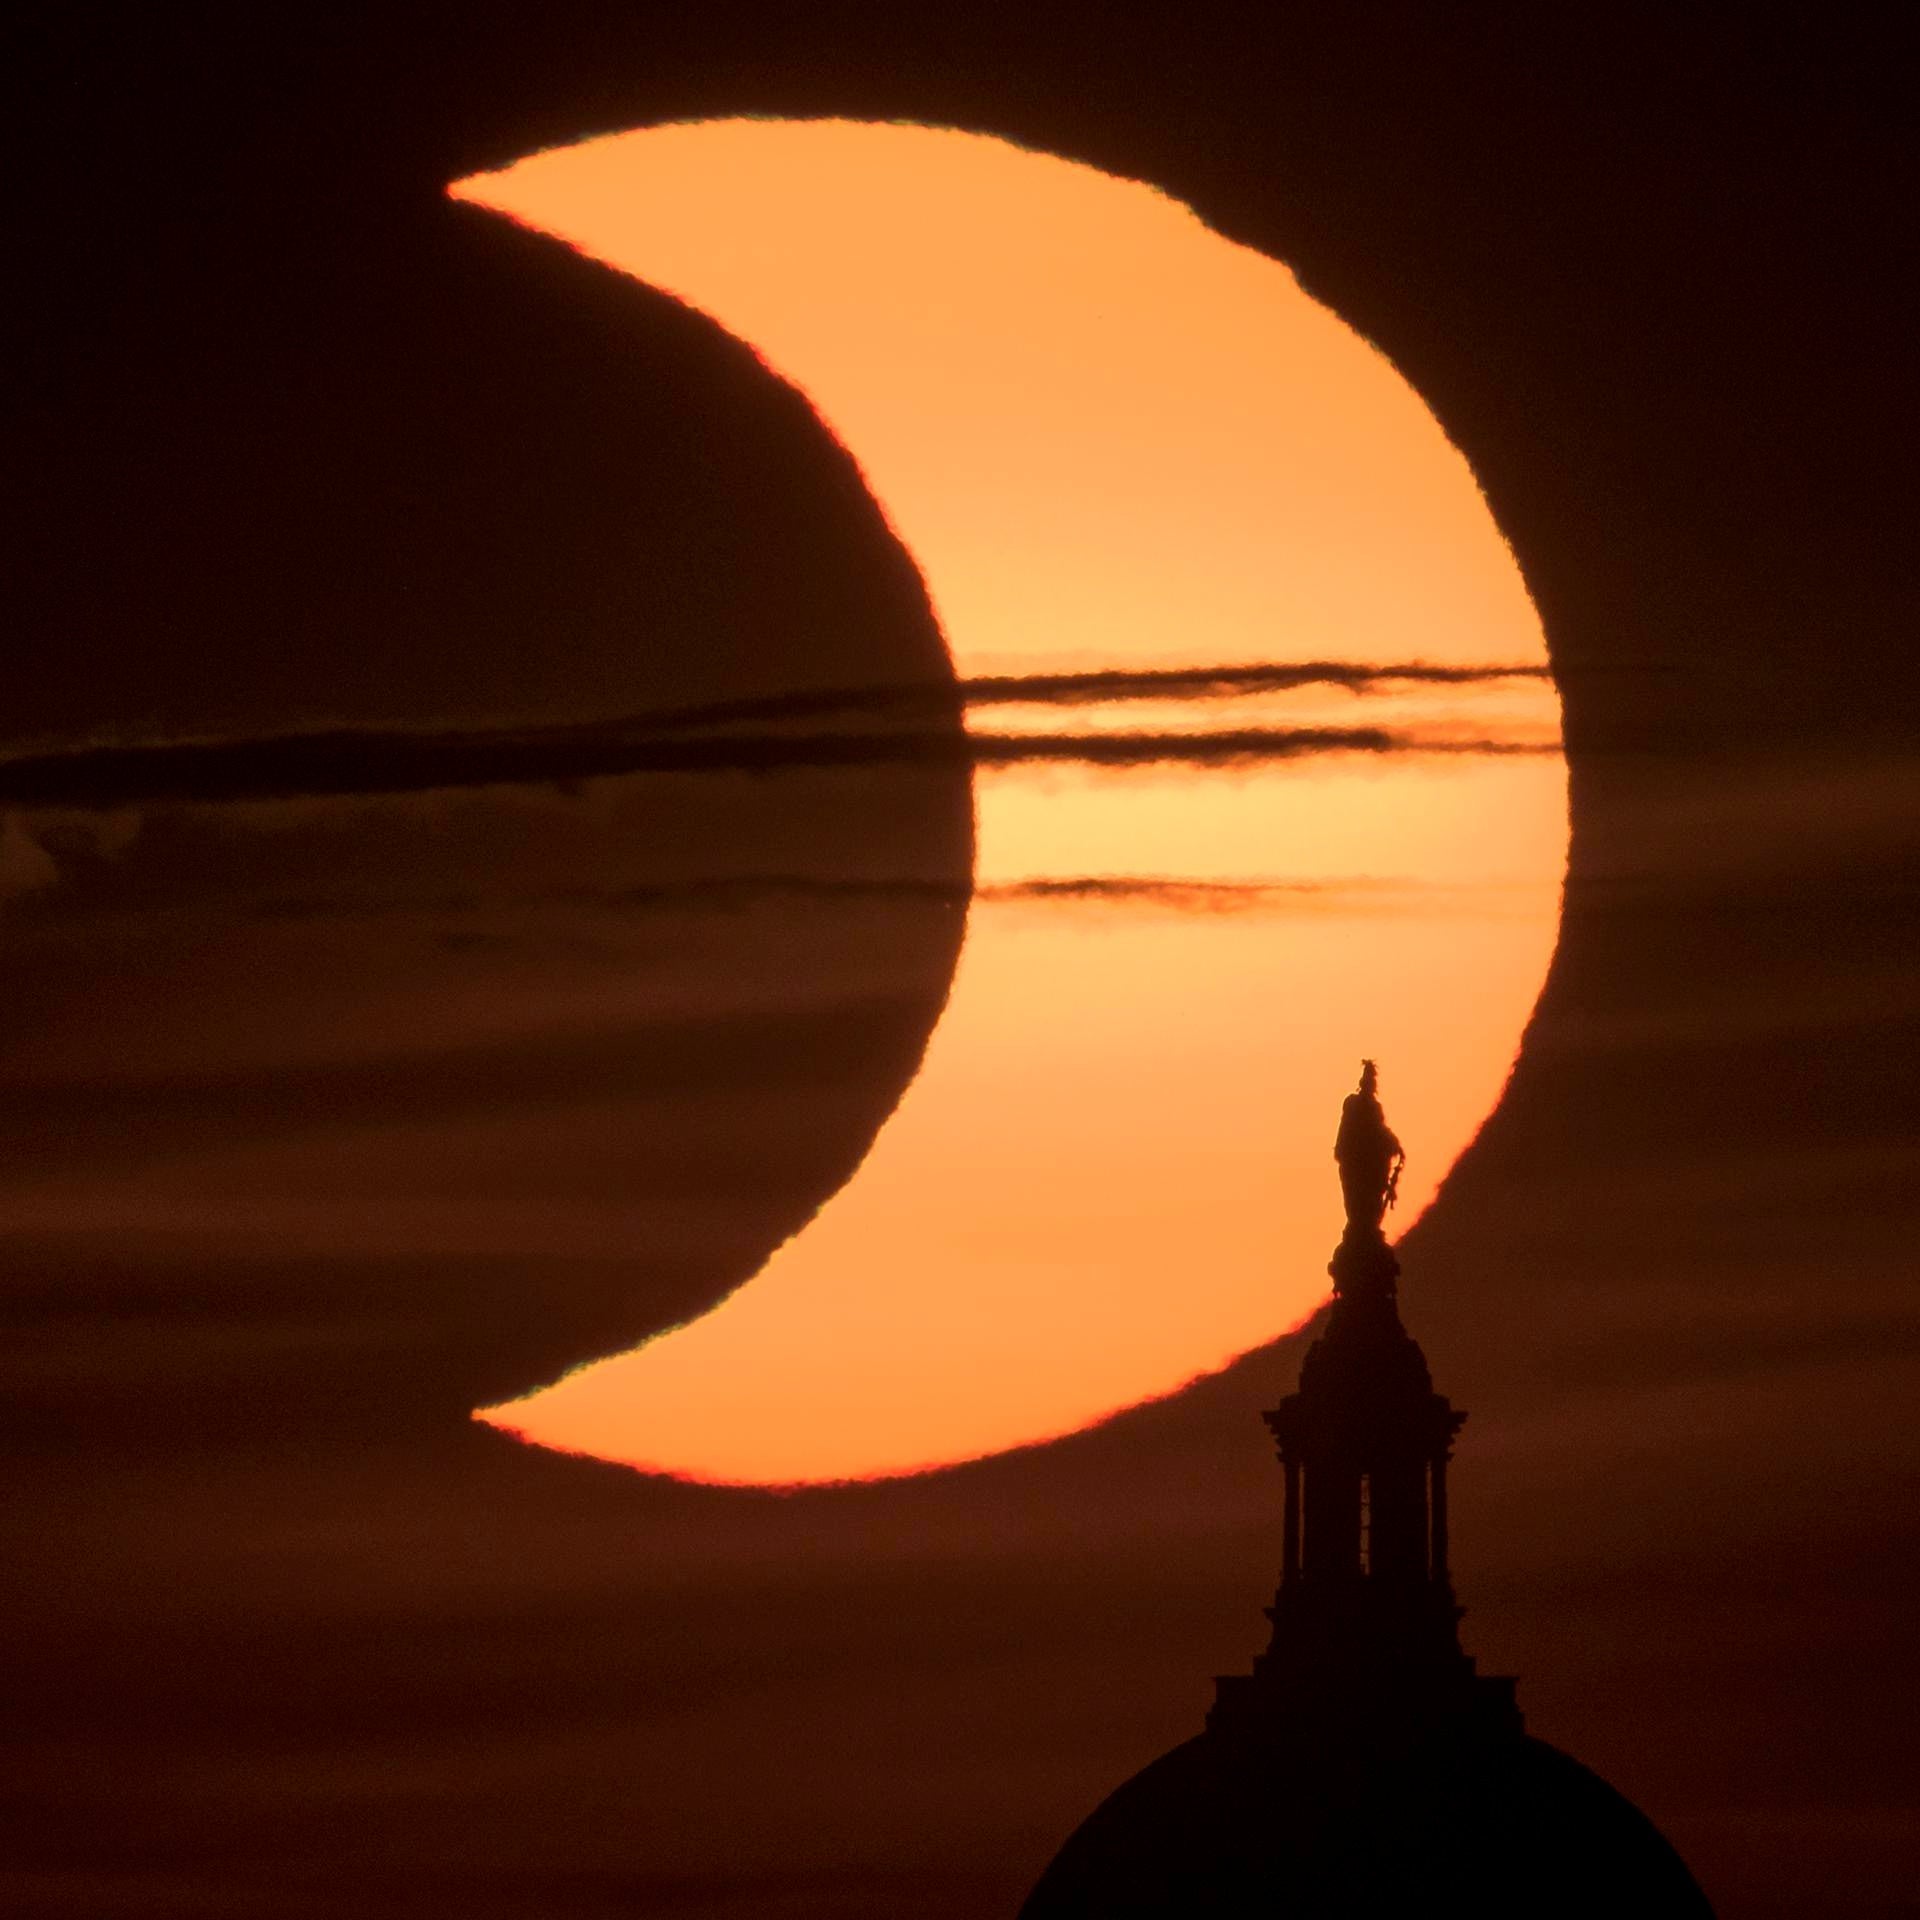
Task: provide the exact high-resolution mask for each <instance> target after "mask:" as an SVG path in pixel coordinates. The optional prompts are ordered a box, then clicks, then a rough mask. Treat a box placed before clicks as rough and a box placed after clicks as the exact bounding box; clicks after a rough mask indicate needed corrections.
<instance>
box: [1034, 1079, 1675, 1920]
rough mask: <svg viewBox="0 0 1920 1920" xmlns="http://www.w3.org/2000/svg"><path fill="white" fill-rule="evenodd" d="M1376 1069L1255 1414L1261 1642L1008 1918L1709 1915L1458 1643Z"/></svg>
mask: <svg viewBox="0 0 1920 1920" xmlns="http://www.w3.org/2000/svg"><path fill="white" fill-rule="evenodd" d="M1371 1064H1372V1063H1371V1062H1369V1063H1368V1071H1367V1073H1366V1074H1364V1075H1363V1077H1362V1080H1361V1084H1360V1088H1359V1090H1358V1091H1357V1092H1356V1093H1354V1094H1352V1095H1350V1096H1349V1097H1348V1100H1347V1103H1346V1108H1345V1110H1344V1112H1343V1114H1342V1116H1341V1122H1340V1132H1339V1137H1338V1141H1337V1143H1336V1146H1335V1149H1334V1151H1335V1157H1336V1159H1337V1160H1338V1161H1339V1163H1340V1173H1341V1186H1342V1190H1343V1193H1344V1196H1345V1200H1346V1207H1347V1230H1346V1234H1345V1237H1344V1238H1343V1239H1342V1240H1341V1242H1340V1246H1339V1248H1338V1249H1337V1251H1336V1252H1335V1254H1334V1256H1333V1261H1332V1264H1331V1266H1330V1267H1329V1271H1330V1272H1331V1274H1332V1275H1333V1281H1334V1299H1333V1305H1332V1307H1331V1309H1330V1310H1329V1312H1328V1315H1327V1322H1326V1327H1325V1330H1324V1332H1322V1334H1321V1336H1320V1338H1319V1339H1318V1340H1316V1341H1315V1342H1314V1344H1313V1346H1312V1347H1311V1348H1310V1349H1309V1350H1308V1352H1307V1355H1306V1358H1305V1360H1304V1362H1303V1363H1302V1365H1301V1369H1300V1386H1299V1390H1298V1391H1297V1392H1295V1393H1293V1394H1291V1395H1289V1396H1288V1398H1287V1399H1285V1400H1284V1401H1282V1402H1281V1404H1280V1405H1279V1406H1278V1407H1276V1408H1275V1409H1274V1410H1273V1411H1272V1412H1271V1413H1269V1414H1268V1415H1267V1416H1266V1421H1267V1425H1268V1427H1269V1428H1270V1429H1271V1430H1272V1433H1273V1436H1274V1439H1275V1441H1276V1443H1277V1444H1278V1446H1279V1450H1280V1461H1281V1466H1282V1468H1283V1470H1284V1474H1285V1507H1284V1512H1283V1519H1282V1529H1281V1538H1282V1560H1281V1577H1280V1590H1279V1592H1278V1593H1277V1594H1276V1595H1275V1596H1274V1602H1273V1605H1272V1606H1271V1607H1269V1608H1268V1609H1267V1614H1268V1618H1269V1619H1271V1620H1272V1622H1273V1637H1272V1640H1271V1641H1270V1643H1269V1645H1268V1647H1267V1649H1266V1650H1265V1652H1263V1653H1262V1654H1260V1656H1259V1657H1258V1658H1257V1659H1256V1660H1255V1662H1254V1666H1253V1671H1252V1672H1251V1673H1250V1674H1236V1675H1230V1676H1228V1677H1226V1678H1224V1679H1222V1680H1220V1681H1219V1682H1218V1683H1217V1693H1216V1697H1215V1701H1214V1706H1213V1710H1212V1712H1211V1713H1210V1714H1209V1715H1208V1716H1207V1724H1206V1729H1205V1731H1204V1732H1203V1733H1201V1734H1200V1735H1198V1736H1197V1737H1196V1738H1194V1739H1192V1740H1189V1741H1187V1742H1185V1743H1184V1744H1183V1745H1181V1746H1178V1747H1175V1748H1174V1749H1173V1751H1172V1752H1170V1753H1167V1754H1164V1755H1162V1756H1161V1758H1159V1759H1158V1760H1156V1761H1154V1762H1153V1763H1152V1764H1151V1765H1150V1766H1148V1767H1146V1768H1144V1769H1143V1770H1142V1771H1141V1772H1139V1773H1137V1774H1135V1775H1134V1777H1133V1778H1132V1779H1131V1780H1129V1781H1127V1782H1126V1783H1125V1784H1124V1785H1123V1786H1121V1787H1119V1788H1118V1789H1117V1790H1116V1791H1115V1792H1113V1793H1112V1794H1110V1795H1109V1796H1108V1797H1107V1798H1106V1799H1105V1800H1104V1801H1102V1802H1101V1804H1100V1805H1099V1806H1098V1807H1096V1808H1095V1809H1094V1811H1093V1812H1092V1813H1091V1814H1090V1815H1089V1816H1088V1817H1087V1818H1086V1819H1085V1820H1084V1821H1083V1822H1082V1823H1081V1824H1080V1826H1079V1827H1078V1828H1076V1829H1075V1830H1074V1832H1073V1833H1072V1835H1071V1836H1070V1837H1069V1838H1068V1840H1067V1842H1066V1844H1065V1845H1064V1846H1063V1847H1062V1848H1061V1849H1060V1851H1059V1853H1058V1854H1057V1855H1055V1857H1054V1859H1053V1861H1052V1863H1051V1864H1050V1865H1049V1866H1048V1868H1047V1870H1046V1871H1045V1873H1043V1874H1042V1875H1041V1877H1040V1879H1039V1881H1038V1883H1037V1884H1036V1885H1035V1887H1034V1889H1033V1891H1032V1892H1031V1893H1030V1894H1029V1895H1028V1897H1027V1900H1026V1903H1025V1905H1024V1906H1023V1907H1022V1908H1021V1920H1241V1917H1242V1916H1246V1920H1253V1917H1254V1916H1261V1920H1349V1917H1350V1916H1352V1917H1357V1916H1367V1915H1385V1914H1403V1913H1412V1914H1418V1913H1430V1914H1436V1915H1454V1914H1459V1915H1472V1916H1475V1920H1483V1917H1484V1920H1507V1917H1508V1916H1513V1917H1514V1920H1518V1916H1521V1915H1527V1916H1538V1920H1558V1917H1560V1916H1571V1917H1572V1920H1585V1917H1586V1916H1593V1920H1599V1916H1601V1915H1623V1916H1625V1915H1631V1916H1634V1920H1711V1914H1712V1909H1711V1908H1710V1907H1709V1906H1708V1904H1707V1900H1706V1896H1705V1895H1704V1894H1702V1893H1701V1891H1700V1889H1699V1887H1698V1885H1697V1884H1696V1883H1695V1881H1694V1879H1693V1876H1692V1875H1691V1874H1690V1873H1689V1872H1688V1871H1687V1869H1686V1866H1685V1864H1684V1863H1683V1862H1682V1860H1681V1859H1680V1856H1679V1855H1678V1854H1677V1853H1675V1852H1674V1850H1673V1848H1672V1847H1671V1846H1670V1845H1668V1843H1667V1841H1666V1840H1665V1839H1664V1838H1663V1837H1662V1836H1661V1834H1660V1832H1659V1831H1658V1829H1657V1828H1656V1827H1655V1826H1654V1825H1653V1823H1652V1822H1651V1821H1650V1820H1648V1819H1647V1817H1646V1816H1645V1815H1644V1814H1643V1813H1641V1812H1640V1811H1639V1809H1638V1808H1636V1807H1635V1806H1634V1805H1633V1804H1632V1803H1631V1802H1630V1801H1628V1800H1626V1799H1625V1798H1623V1797H1622V1796H1621V1795H1620V1794H1618V1793H1616V1792H1615V1791H1614V1790H1613V1788H1611V1787H1610V1786H1608V1785H1607V1783H1606V1782H1605V1781H1604V1780H1602V1779H1600V1777H1599V1776H1598V1775H1597V1774H1594V1773H1590V1772H1589V1771H1588V1770H1587V1769H1586V1768H1585V1767H1583V1766H1581V1765H1580V1764H1579V1762H1578V1761H1575V1760H1572V1759H1569V1758H1568V1756H1567V1755H1566V1754H1564V1753H1561V1752H1560V1751H1559V1750H1558V1749H1556V1748H1554V1747H1550V1746H1548V1745H1547V1744H1546V1743H1545V1742H1544V1741H1541V1740H1536V1739H1533V1738H1531V1737H1529V1736H1528V1734H1527V1732H1526V1728H1525V1722H1524V1720H1523V1718H1522V1716H1521V1713H1520V1709H1519V1706H1518V1704H1517V1703H1516V1701H1515V1697H1514V1688H1515V1682H1514V1681H1513V1680H1512V1679H1510V1678H1507V1677H1504V1676H1494V1675H1485V1674H1481V1673H1480V1672H1478V1671H1477V1669H1476V1667H1475V1665H1474V1662H1473V1660H1472V1659H1471V1658H1470V1657H1469V1656H1468V1655H1467V1654H1466V1653H1465V1652H1464V1651H1463V1650H1462V1648H1461V1645H1460V1631H1459V1623H1460V1611H1461V1610H1460V1608H1459V1606H1458V1605H1457V1604H1456V1603H1455V1601H1454V1597H1453V1582H1452V1575H1451V1573H1450V1571H1449V1568H1448V1560H1447V1546H1448V1542H1447V1467H1448V1463H1449V1460H1450V1458H1451V1455H1452V1451H1453V1439H1454V1435H1455V1434H1456V1433H1457V1432H1458V1431H1459V1429H1460V1426H1461V1424H1462V1422H1463V1421H1464V1420H1465V1419H1466V1415H1465V1414H1463V1413H1460V1412H1457V1411H1456V1410H1455V1409H1454V1408H1453V1407H1452V1406H1451V1405H1450V1404H1449V1403H1448V1402H1447V1400H1446V1399H1445V1398H1444V1397H1443V1396H1442V1395H1440V1394H1438V1393H1436V1392H1435V1391H1434V1390H1433V1382H1432V1378H1431V1376H1430V1375H1429V1373H1428V1371H1427V1363H1426V1357H1425V1356H1424V1355H1423V1354H1422V1353H1421V1351H1420V1348H1419V1345H1418V1344H1417V1343H1416V1342H1415V1341H1414V1339H1413V1337H1412V1336H1411V1335H1410V1334H1409V1333H1408V1332H1407V1330H1406V1328H1405V1327H1404V1326H1403V1325H1402V1324H1401V1321H1400V1309H1399V1304H1398V1296H1397V1281H1398V1277H1399V1272H1400V1266H1399V1262H1398V1261H1397V1260H1396V1259H1395V1258H1394V1255H1393V1252H1392V1250H1391V1249H1390V1248H1389V1247H1388V1246H1387V1243H1386V1240H1385V1238H1384V1236H1383V1235H1382V1233H1381V1231H1380V1222H1381V1220H1382V1218H1383V1217H1384V1214H1385V1211H1386V1208H1387V1207H1388V1206H1389V1205H1390V1204H1391V1201H1392V1195H1393V1189H1394V1185H1395V1183H1396V1181H1397V1180H1398V1177H1399V1167H1400V1164H1401V1162H1402V1160H1403V1158H1404V1156H1403V1155H1402V1153H1401V1149H1400V1143H1399V1142H1398V1141H1397V1140H1396V1139H1395V1138H1394V1136H1393V1133H1392V1131H1391V1129H1389V1128H1388V1126H1387V1124H1386V1118H1385V1116H1384V1114H1383V1113H1382V1112H1381V1110H1380V1103H1379V1100H1378V1097H1377V1095H1376V1093H1375V1091H1374V1085H1373V1076H1372V1071H1371Z"/></svg>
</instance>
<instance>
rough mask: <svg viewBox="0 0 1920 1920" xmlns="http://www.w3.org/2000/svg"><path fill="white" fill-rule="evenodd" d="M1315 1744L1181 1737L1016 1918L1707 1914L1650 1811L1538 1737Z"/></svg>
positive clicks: (1073, 1839)
mask: <svg viewBox="0 0 1920 1920" xmlns="http://www.w3.org/2000/svg"><path fill="white" fill-rule="evenodd" d="M1315 1758H1316V1756H1315V1754H1314V1753H1313V1752H1312V1751H1311V1749H1305V1750H1303V1751H1301V1752H1298V1753H1294V1754H1288V1753H1284V1752H1261V1751H1259V1750H1257V1749H1254V1750H1249V1749H1247V1748H1244V1747H1235V1746H1232V1745H1229V1744H1227V1743H1224V1742H1222V1741H1220V1740H1219V1739H1217V1738H1215V1737H1213V1736H1211V1735H1206V1734H1203V1735H1201V1736H1199V1737H1198V1738H1196V1739H1192V1740H1189V1741H1187V1742H1186V1743H1185V1744H1184V1745H1181V1746H1178V1747H1175V1748H1174V1749H1173V1751H1172V1752H1171V1753H1167V1754H1163V1755H1162V1756H1161V1757H1160V1758H1159V1759H1158V1760H1155V1761H1153V1762H1152V1763H1151V1764H1150V1765H1149V1766H1147V1767H1145V1768H1143V1769H1142V1770H1141V1771H1140V1772H1139V1773H1137V1774H1135V1775H1134V1776H1133V1778H1132V1779H1131V1780H1129V1781H1127V1782H1126V1783H1125V1784H1124V1785H1123V1786H1121V1787H1119V1788H1118V1789H1117V1790H1116V1791H1115V1792H1113V1793H1111V1794H1110V1795H1108V1797H1107V1798H1106V1799H1105V1800H1103V1801H1102V1802H1101V1803H1100V1805H1099V1806H1098V1807H1096V1808H1095V1809H1094V1811H1093V1812H1092V1813H1091V1814H1090V1815H1088V1817H1087V1818H1086V1819H1085V1820H1084V1821H1083V1822H1082V1823H1081V1824H1080V1826H1079V1827H1078V1828H1076V1829H1075V1831H1074V1832H1073V1834H1072V1835H1071V1836H1070V1837H1069V1838H1068V1840H1067V1842H1066V1844H1065V1845H1064V1846H1063V1847H1062V1848H1061V1849H1060V1852H1059V1853H1058V1854H1057V1855H1056V1856H1055V1857H1054V1860H1053V1863H1052V1864H1051V1865H1050V1866H1049V1867H1048V1868H1047V1870H1046V1872H1045V1873H1044V1874H1043V1875H1042V1876H1041V1878H1040V1881H1039V1882H1038V1884H1037V1885H1036V1886H1035V1887H1034V1889H1033V1892H1032V1893H1031V1894H1030V1895H1029V1896H1028V1898H1027V1901H1026V1904H1025V1906H1024V1907H1022V1909H1021V1920H1095V1917H1096V1916H1098V1917H1099V1920H1109V1917H1110V1920H1134V1917H1135V1916H1138V1920H1147V1916H1171V1915H1175V1914H1184V1915H1191V1916H1193V1917H1194V1920H1203V1916H1204V1917H1205V1920H1214V1917H1215V1916H1218V1920H1240V1916H1243V1915H1244V1916H1247V1920H1254V1916H1259V1917H1260V1920H1287V1917H1288V1916H1307V1915H1311V1916H1315V1917H1316V1920H1318V1916H1323V1915H1324V1916H1335V1915H1338V1916H1342V1917H1343V1920H1344V1916H1349V1915H1352V1916H1359V1915H1372V1914H1388V1913H1419V1912H1423V1911H1427V1912H1435V1913H1448V1914H1473V1915H1490V1916H1491V1915H1508V1914H1513V1915H1518V1914H1528V1915H1537V1916H1541V1920H1550V1917H1551V1916H1559V1915H1568V1916H1585V1915H1593V1916H1595V1920H1598V1916H1600V1915H1603V1914H1606V1915H1616V1914H1617V1915H1659V1916H1668V1915H1672V1916H1675V1920H1680V1916H1688V1917H1689V1920H1693V1917H1697V1920H1709V1917H1710V1915H1711V1909H1710V1908H1709V1906H1708V1905H1707V1902H1706V1899H1705V1897H1704V1896H1703V1895H1702V1894H1701V1892H1700V1889H1699V1888H1698V1886H1696V1885H1695V1883H1694V1880H1693V1877H1692V1875H1691V1874H1689V1873H1688V1871H1687V1869H1686V1866H1685V1864H1684V1863H1683V1862H1682V1861H1681V1859H1680V1857H1679V1855H1678V1854H1676V1853H1675V1852H1674V1850H1673V1848H1672V1847H1670V1846H1669V1845H1668V1844H1667V1842H1666V1840H1665V1839H1664V1838H1662V1836H1661V1834H1660V1832H1659V1830H1658V1829H1657V1828H1656V1827H1655V1826H1654V1825H1653V1823H1652V1822H1651V1821H1650V1820H1649V1819H1648V1818H1647V1817H1646V1815H1644V1814H1643V1813H1641V1812H1640V1811H1639V1809H1638V1808H1637V1807H1635V1806H1634V1805H1633V1804H1632V1802H1630V1801H1629V1800H1627V1799H1625V1798H1624V1797H1623V1796H1622V1795H1620V1794H1618V1793H1616V1792H1615V1791H1614V1790H1613V1788H1611V1787H1610V1786H1608V1785H1607V1783H1606V1782H1605V1781H1604V1780H1602V1779H1601V1778H1600V1777H1599V1776H1598V1775H1597V1774H1594V1773H1591V1772H1589V1771H1588V1770H1587V1769H1586V1768H1585V1767H1583V1766H1581V1765H1580V1764H1579V1762H1578V1761H1576V1760H1571V1759H1569V1758H1568V1757H1567V1756H1566V1755H1565V1754H1564V1753H1561V1752H1560V1751H1559V1750H1558V1749H1557V1748H1554V1747H1550V1746H1548V1745H1547V1744H1546V1743H1545V1742H1544V1741H1540V1740H1533V1739H1529V1738H1528V1737H1526V1736H1525V1735H1524V1734H1523V1735H1521V1736H1519V1737H1517V1738H1512V1737H1509V1738H1504V1739H1499V1738H1496V1739H1474V1738H1471V1737H1464V1738H1463V1737H1460V1736H1457V1735H1454V1736H1449V1735H1446V1734H1441V1735H1438V1736H1435V1737H1432V1738H1430V1739H1428V1740H1427V1741H1425V1742H1423V1743H1421V1744H1420V1745H1418V1746H1417V1747H1416V1748H1415V1749H1413V1750H1412V1751H1410V1752H1406V1753H1402V1754H1398V1755H1394V1756H1391V1757H1388V1758H1385V1759H1382V1760H1380V1761H1378V1762H1377V1763H1376V1764H1374V1765H1372V1766H1369V1767H1365V1768H1363V1769H1354V1770H1348V1769H1340V1770H1338V1771H1336V1772H1335V1773H1334V1774H1333V1775H1332V1776H1331V1777H1329V1776H1328V1775H1327V1774H1326V1773H1325V1772H1323V1771H1322V1770H1321V1769H1320V1768H1319V1767H1318V1766H1316V1765H1315V1764H1314V1761H1315Z"/></svg>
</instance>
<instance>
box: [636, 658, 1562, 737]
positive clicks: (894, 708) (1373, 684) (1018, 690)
mask: <svg viewBox="0 0 1920 1920" xmlns="http://www.w3.org/2000/svg"><path fill="white" fill-rule="evenodd" d="M1549 677H1550V672H1549V669H1548V668H1546V667H1544V666H1519V665H1504V664H1498V663H1495V664H1487V665H1479V666H1435V665H1432V664H1430V663H1428V662H1426V661H1422V660H1411V661H1396V662H1390V663H1387V664H1384V665H1378V664H1366V663H1362V662H1358V661H1351V660H1299V661H1286V662H1281V661H1258V662H1253V663H1251V664H1248V665H1242V666H1212V667H1142V668H1123V667H1108V668H1099V669H1093V670H1089V671H1086V672H1081V673H1008V674H984V675H979V676H977V677H975V678H974V679H971V680H962V681H960V682H959V683H958V684H957V686H949V685H942V686H918V687H915V686H897V687H841V688H836V689H832V690H830V691H827V692H823V693H802V694H784V695H772V696H769V697H767V698H764V699H757V700H729V701H720V702H714V703H711V704H709V705H705V706H701V707H690V708H686V709H684V710H682V711H681V712H679V713H676V714H669V715H666V716H663V718H662V720H661V722H660V724H661V725H663V726H670V727H680V726H714V725H720V724H724V723H732V722H736V721H741V720H757V721H780V720H798V719H817V718H820V717H823V716H827V715H835V714H867V715H872V716H887V717H890V718H895V719H935V718H939V717H941V716H943V715H947V714H951V713H952V712H953V711H954V710H955V708H956V705H964V706H966V707H992V706H1094V705H1101V704H1107V703H1111V702H1115V701H1121V700H1219V699H1230V698H1233V697H1235V696H1246V695H1255V694H1263V693H1285V692H1290V691H1292V690H1293V689H1295V688H1297V687H1312V686H1326V687H1340V688H1344V689H1345V690H1346V691H1347V692H1349V693H1353V694H1369V693H1378V692H1380V691H1381V690H1382V689H1384V688H1387V687H1393V686H1400V685H1407V684H1412V685H1426V686H1446V687H1458V686H1480V685H1485V684H1488V683H1490V682H1496V681H1502V680H1545V679H1548V678H1549ZM956 696H957V697H956Z"/></svg>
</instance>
